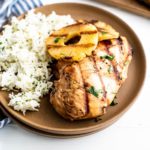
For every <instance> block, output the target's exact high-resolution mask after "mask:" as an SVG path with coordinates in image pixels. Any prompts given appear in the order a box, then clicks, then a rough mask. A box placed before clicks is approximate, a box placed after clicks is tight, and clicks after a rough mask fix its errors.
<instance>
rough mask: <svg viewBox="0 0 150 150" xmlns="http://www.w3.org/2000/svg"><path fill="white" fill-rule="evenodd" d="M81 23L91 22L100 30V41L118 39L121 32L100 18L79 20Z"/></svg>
mask: <svg viewBox="0 0 150 150" xmlns="http://www.w3.org/2000/svg"><path fill="white" fill-rule="evenodd" d="M78 22H80V23H86V22H88V23H91V24H93V25H94V26H95V27H96V28H97V30H98V39H99V41H103V40H110V39H117V38H118V37H119V33H118V32H117V31H116V30H115V29H114V28H113V27H112V26H110V25H108V24H106V23H105V22H101V21H98V20H92V21H86V20H78Z"/></svg>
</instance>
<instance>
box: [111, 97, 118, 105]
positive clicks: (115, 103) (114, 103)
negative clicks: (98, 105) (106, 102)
mask: <svg viewBox="0 0 150 150" xmlns="http://www.w3.org/2000/svg"><path fill="white" fill-rule="evenodd" d="M116 100H117V98H116V96H115V98H114V100H113V101H112V102H111V104H110V106H115V105H117V104H118V103H117V102H116Z"/></svg>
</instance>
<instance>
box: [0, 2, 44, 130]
mask: <svg viewBox="0 0 150 150" xmlns="http://www.w3.org/2000/svg"><path fill="white" fill-rule="evenodd" d="M42 5H43V4H42V2H41V1H40V0H0V27H1V26H2V25H3V24H4V23H5V22H6V21H7V20H8V19H10V18H11V17H12V16H19V15H21V14H23V13H25V12H27V11H28V10H30V9H33V8H36V7H40V6H42ZM10 122H11V120H10V119H9V118H7V117H5V115H4V114H3V113H2V111H1V110H0V128H2V127H4V126H5V125H7V124H8V123H10Z"/></svg>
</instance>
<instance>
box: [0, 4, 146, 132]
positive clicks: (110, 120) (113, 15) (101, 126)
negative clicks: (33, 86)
mask: <svg viewBox="0 0 150 150" xmlns="http://www.w3.org/2000/svg"><path fill="white" fill-rule="evenodd" d="M62 4H77V5H84V6H85V7H87V6H88V7H93V8H94V9H99V10H100V11H103V12H105V13H107V14H108V15H110V16H112V17H113V18H115V19H117V20H118V21H119V22H121V23H123V24H124V25H125V26H126V27H127V28H128V29H129V30H130V31H131V32H132V34H133V35H134V36H135V37H136V40H137V41H138V43H139V46H140V49H141V50H142V54H143V58H144V59H143V62H144V72H143V75H144V76H143V80H142V82H141V86H140V87H139V89H138V92H137V93H136V94H135V96H134V98H133V99H132V100H131V102H130V103H129V104H127V105H126V107H124V109H121V110H119V111H117V114H115V115H114V116H113V117H111V118H109V119H108V120H106V121H105V122H101V123H100V124H95V125H92V126H89V127H82V128H78V129H75V131H74V129H72V128H71V129H62V128H59V131H58V128H55V127H51V130H49V129H48V132H50V133H57V132H60V130H61V133H64V134H68V133H70V134H76V132H80V133H86V132H87V130H88V131H93V130H98V129H99V128H102V129H103V128H105V127H107V126H110V125H111V124H112V123H114V122H115V121H116V120H118V119H119V118H120V117H121V116H122V115H123V114H124V113H125V112H126V111H127V110H128V109H129V108H130V107H131V106H132V104H133V103H134V102H135V101H136V99H137V97H138V95H139V94H140V92H141V89H142V87H143V85H144V83H145V77H146V70H147V61H146V56H145V52H144V48H143V46H142V43H141V41H140V39H139V38H138V36H137V34H136V33H135V32H134V30H133V29H132V28H131V27H130V26H129V25H128V24H127V23H126V22H125V21H124V20H122V19H121V18H120V17H118V16H116V15H115V14H114V13H111V12H110V11H108V10H105V9H103V8H101V7H98V6H95V5H93V4H91V3H87V2H56V3H52V4H48V5H44V6H42V7H39V8H36V9H33V10H34V11H38V9H41V8H43V7H49V6H52V5H62ZM0 104H1V105H3V104H2V102H1V101H0ZM4 107H5V106H4ZM6 109H7V110H8V111H9V112H10V113H11V114H12V115H14V110H13V109H12V108H11V107H8V108H6ZM16 114H17V113H16ZM15 117H16V118H17V119H18V120H20V121H21V122H23V123H25V124H27V125H30V126H31V127H33V128H36V129H40V130H42V131H47V129H46V128H45V127H44V126H43V125H40V127H39V126H37V125H36V124H35V123H33V122H31V121H30V120H29V121H25V120H23V119H21V117H20V116H19V115H18V114H17V115H15ZM105 124H107V126H106V125H105ZM41 128H42V129H41Z"/></svg>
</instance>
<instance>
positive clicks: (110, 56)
mask: <svg viewBox="0 0 150 150" xmlns="http://www.w3.org/2000/svg"><path fill="white" fill-rule="evenodd" d="M100 58H101V59H108V60H111V61H112V60H113V59H114V58H115V56H113V55H104V56H101V57H100Z"/></svg>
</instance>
